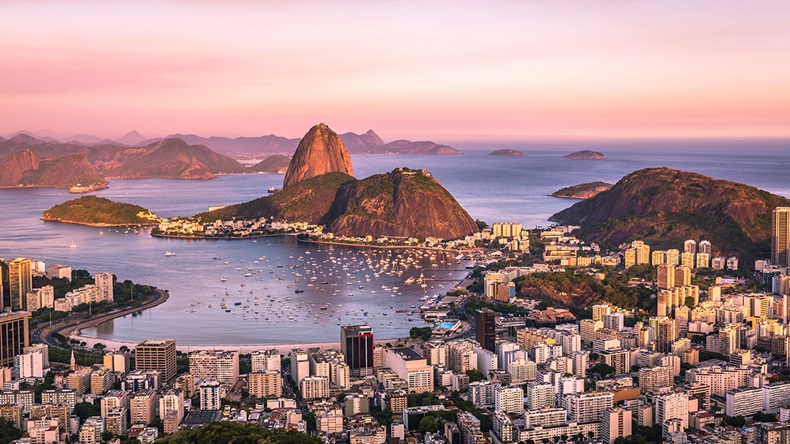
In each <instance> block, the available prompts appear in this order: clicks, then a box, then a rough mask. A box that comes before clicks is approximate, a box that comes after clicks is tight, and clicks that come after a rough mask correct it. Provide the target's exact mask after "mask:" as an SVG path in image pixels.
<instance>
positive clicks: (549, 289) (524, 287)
mask: <svg viewBox="0 0 790 444" xmlns="http://www.w3.org/2000/svg"><path fill="white" fill-rule="evenodd" d="M600 272H602V273H603V274H604V279H603V280H599V279H598V278H597V277H596V276H594V275H592V274H588V273H584V272H582V273H576V272H575V271H574V270H571V269H568V270H565V271H564V272H562V273H533V274H530V275H527V276H522V277H520V278H518V279H516V281H515V282H516V290H517V292H518V294H519V295H520V296H523V297H527V298H530V299H538V300H549V301H551V302H553V303H556V304H558V305H560V306H565V307H574V306H575V307H578V306H583V305H589V304H592V303H595V302H598V301H607V302H611V303H612V304H614V305H616V306H618V307H622V308H625V309H632V308H638V309H642V310H645V311H647V312H650V311H651V310H653V309H654V308H655V304H656V301H655V299H653V298H652V297H651V296H652V295H653V294H654V292H653V290H651V289H650V288H649V287H647V286H636V287H631V286H629V285H628V281H629V280H630V279H631V278H634V277H645V278H647V279H649V277H650V276H651V274H652V269H650V267H645V266H635V267H632V268H631V269H629V270H628V271H627V272H626V273H618V272H617V271H615V270H614V269H613V268H611V267H606V268H603V269H601V270H600Z"/></svg>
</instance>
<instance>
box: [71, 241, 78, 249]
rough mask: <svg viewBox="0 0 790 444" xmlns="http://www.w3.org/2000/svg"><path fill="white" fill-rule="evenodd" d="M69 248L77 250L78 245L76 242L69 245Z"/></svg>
mask: <svg viewBox="0 0 790 444" xmlns="http://www.w3.org/2000/svg"><path fill="white" fill-rule="evenodd" d="M69 248H77V243H76V242H74V241H71V244H70V245H69Z"/></svg>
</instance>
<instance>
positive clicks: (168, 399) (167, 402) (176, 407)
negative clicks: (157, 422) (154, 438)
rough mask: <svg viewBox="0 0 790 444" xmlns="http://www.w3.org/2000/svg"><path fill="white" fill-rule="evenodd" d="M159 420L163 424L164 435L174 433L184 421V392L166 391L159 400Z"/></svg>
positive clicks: (177, 390) (178, 390)
mask: <svg viewBox="0 0 790 444" xmlns="http://www.w3.org/2000/svg"><path fill="white" fill-rule="evenodd" d="M159 419H161V420H162V421H163V422H164V432H165V433H175V431H176V430H178V425H179V424H181V420H182V419H184V391H183V390H181V389H168V390H167V391H165V392H164V393H162V395H161V396H160V398H159Z"/></svg>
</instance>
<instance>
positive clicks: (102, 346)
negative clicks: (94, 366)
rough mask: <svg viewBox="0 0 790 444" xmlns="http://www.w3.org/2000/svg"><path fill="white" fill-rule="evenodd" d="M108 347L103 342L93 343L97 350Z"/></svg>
mask: <svg viewBox="0 0 790 444" xmlns="http://www.w3.org/2000/svg"><path fill="white" fill-rule="evenodd" d="M106 348H107V346H106V345H104V344H102V343H101V342H97V343H95V344H93V349H94V350H97V351H104V349H106Z"/></svg>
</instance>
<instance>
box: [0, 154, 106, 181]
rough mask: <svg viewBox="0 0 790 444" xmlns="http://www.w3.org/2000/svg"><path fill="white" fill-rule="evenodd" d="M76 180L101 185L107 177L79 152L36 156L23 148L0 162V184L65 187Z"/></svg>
mask: <svg viewBox="0 0 790 444" xmlns="http://www.w3.org/2000/svg"><path fill="white" fill-rule="evenodd" d="M77 184H81V185H84V186H88V185H94V186H96V187H104V186H106V185H107V181H106V180H105V179H104V176H102V174H101V172H99V170H97V169H96V168H95V167H94V166H93V165H91V164H90V163H89V162H88V161H87V160H85V157H83V156H82V155H80V154H70V155H67V156H63V157H56V158H54V159H39V157H38V156H37V155H36V154H35V153H34V152H33V151H31V150H24V151H20V152H18V153H16V154H14V155H13V156H11V158H10V159H9V160H8V161H6V162H5V163H4V164H3V165H2V166H0V187H18V186H22V187H51V188H69V187H71V186H74V185H77Z"/></svg>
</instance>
